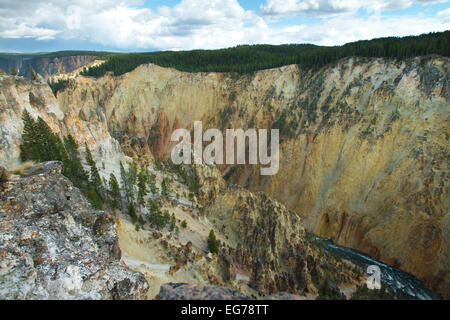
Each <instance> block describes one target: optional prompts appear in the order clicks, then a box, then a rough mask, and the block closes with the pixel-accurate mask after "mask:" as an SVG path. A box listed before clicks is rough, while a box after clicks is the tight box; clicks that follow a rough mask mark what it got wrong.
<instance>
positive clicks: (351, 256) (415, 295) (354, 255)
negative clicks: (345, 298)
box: [314, 237, 441, 300]
mask: <svg viewBox="0 0 450 320" xmlns="http://www.w3.org/2000/svg"><path fill="white" fill-rule="evenodd" d="M314 238H315V239H316V241H319V242H321V243H322V244H325V246H326V248H327V249H328V250H330V251H333V252H335V253H338V254H339V255H340V256H341V257H342V258H344V259H347V260H349V261H351V262H353V263H354V264H356V265H358V266H360V267H362V268H363V269H364V270H367V267H368V266H369V265H377V266H378V267H379V268H380V271H381V282H382V283H384V284H385V285H386V286H388V287H389V288H391V289H392V290H393V291H394V292H395V293H396V294H397V296H398V297H399V298H401V299H414V300H416V299H419V300H438V299H441V297H439V295H437V294H435V293H433V292H432V291H431V290H429V289H428V288H427V287H425V285H424V284H423V283H422V282H420V281H419V280H418V279H417V278H415V277H414V276H412V275H410V274H409V273H406V272H404V271H401V270H399V269H397V268H394V267H392V266H389V265H387V264H384V263H382V262H380V261H377V260H374V259H372V258H370V257H369V256H367V255H365V254H362V253H360V252H357V251H355V250H352V249H349V248H345V247H340V246H338V245H336V244H334V243H333V242H332V241H331V240H328V239H323V238H319V237H314Z"/></svg>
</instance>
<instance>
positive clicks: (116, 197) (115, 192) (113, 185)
mask: <svg viewBox="0 0 450 320" xmlns="http://www.w3.org/2000/svg"><path fill="white" fill-rule="evenodd" d="M109 199H110V204H111V207H112V208H113V209H114V210H115V209H117V208H118V207H119V206H120V202H121V201H120V200H121V197H120V187H119V183H118V182H117V179H116V176H115V175H114V174H113V173H111V174H110V175H109Z"/></svg>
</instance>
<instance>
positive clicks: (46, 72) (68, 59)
mask: <svg viewBox="0 0 450 320" xmlns="http://www.w3.org/2000/svg"><path fill="white" fill-rule="evenodd" d="M96 57H97V55H67V54H64V53H62V54H60V55H59V56H58V54H48V55H46V54H41V55H39V54H37V55H31V54H29V55H26V54H24V55H20V54H13V55H12V54H3V55H1V54H0V69H3V70H4V71H6V72H8V71H9V68H13V69H14V70H16V72H17V74H18V75H20V76H25V77H28V78H29V77H30V74H31V70H34V71H35V72H37V73H39V74H40V75H42V76H43V77H44V79H46V80H47V79H48V78H49V77H50V76H51V75H53V74H58V73H69V72H72V71H74V70H76V69H78V68H80V67H82V66H84V65H86V64H88V63H89V62H92V61H94V60H95V58H96Z"/></svg>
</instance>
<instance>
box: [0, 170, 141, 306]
mask: <svg viewBox="0 0 450 320" xmlns="http://www.w3.org/2000/svg"><path fill="white" fill-rule="evenodd" d="M39 166H40V167H41V168H42V169H40V170H37V171H33V170H31V172H33V173H32V174H30V175H25V176H23V177H19V176H13V177H12V178H11V179H10V181H8V182H7V183H5V189H4V190H3V192H2V193H1V194H0V221H1V223H0V226H1V227H0V228H1V230H0V231H1V232H0V256H1V263H0V299H143V298H145V297H146V292H147V290H148V283H147V281H146V280H145V277H144V276H143V275H142V274H141V273H139V272H135V271H131V270H128V269H127V268H125V267H124V266H123V265H122V264H121V262H120V256H121V253H120V248H119V247H118V237H117V233H116V230H115V220H114V218H113V217H111V216H110V215H109V214H108V213H106V212H104V211H99V210H94V209H92V208H91V206H90V204H89V203H88V201H87V200H86V199H85V198H84V196H83V195H82V194H81V193H80V191H79V189H77V188H75V187H74V186H73V185H72V183H71V182H70V181H69V180H68V179H66V178H65V177H64V176H63V175H62V174H61V170H62V165H61V163H60V162H56V161H54V162H47V163H43V164H40V165H39ZM35 169H36V168H35Z"/></svg>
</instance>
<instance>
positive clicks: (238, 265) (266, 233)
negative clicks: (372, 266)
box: [203, 188, 360, 295]
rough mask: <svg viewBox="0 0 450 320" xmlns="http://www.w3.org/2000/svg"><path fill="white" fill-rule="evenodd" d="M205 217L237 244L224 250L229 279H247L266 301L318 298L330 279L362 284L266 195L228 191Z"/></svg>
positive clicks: (221, 254) (348, 268)
mask: <svg viewBox="0 0 450 320" xmlns="http://www.w3.org/2000/svg"><path fill="white" fill-rule="evenodd" d="M203 213H204V215H205V216H206V217H207V218H208V220H209V221H212V223H214V224H215V226H216V227H217V229H218V230H220V231H221V232H222V234H224V235H225V236H226V238H227V239H229V241H230V242H231V243H232V246H230V247H224V248H221V250H220V257H221V259H222V261H223V265H224V270H225V274H226V275H228V277H229V278H232V277H234V276H235V275H236V274H237V273H241V274H247V275H248V276H249V278H250V281H249V285H250V286H251V287H252V288H254V289H255V290H257V291H258V292H259V293H260V294H261V295H269V294H274V293H277V292H290V293H298V294H303V295H304V294H305V293H306V292H309V293H317V290H318V288H319V286H320V284H321V283H322V282H323V281H324V280H325V279H326V278H327V277H332V278H333V279H335V281H337V282H338V283H340V284H346V285H354V284H357V283H358V282H359V281H360V277H359V276H358V275H356V274H355V273H354V272H353V270H352V268H351V267H350V266H349V265H346V264H344V263H343V262H342V261H340V260H338V259H335V258H334V257H333V256H332V255H331V254H330V253H329V252H328V251H326V250H322V249H321V248H320V247H319V246H318V244H317V243H316V242H315V241H314V239H313V237H312V236H311V234H308V233H307V231H306V230H305V229H304V227H303V225H302V222H301V219H300V218H299V217H298V216H297V215H296V214H295V213H294V212H293V211H290V210H288V209H287V208H286V207H285V206H284V205H282V204H281V203H279V202H277V201H275V200H273V199H271V198H270V197H268V196H267V195H266V194H264V193H262V192H258V193H251V192H249V191H247V190H245V189H243V188H226V189H223V190H221V191H220V192H219V193H218V194H217V196H216V197H215V198H214V199H212V201H211V204H210V205H209V206H207V207H205V209H204V212H203Z"/></svg>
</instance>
